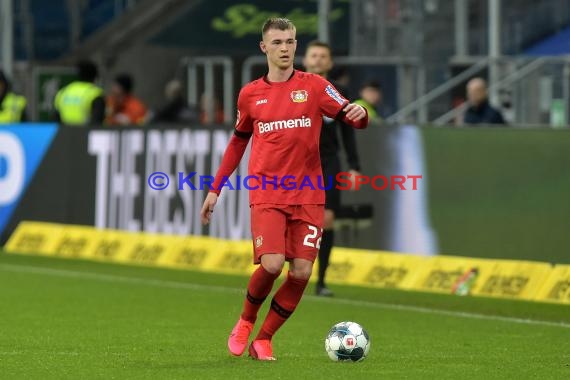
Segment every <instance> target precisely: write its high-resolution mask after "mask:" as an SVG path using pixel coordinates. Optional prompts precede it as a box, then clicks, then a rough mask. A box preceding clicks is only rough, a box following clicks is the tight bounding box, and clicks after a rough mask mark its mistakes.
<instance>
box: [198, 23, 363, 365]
mask: <svg viewBox="0 0 570 380" xmlns="http://www.w3.org/2000/svg"><path fill="white" fill-rule="evenodd" d="M259 45H260V48H261V51H262V52H263V53H264V54H265V55H266V56H267V63H268V72H267V74H266V75H265V76H264V77H262V78H260V79H257V80H254V81H253V82H251V83H249V84H247V85H246V86H244V87H243V88H242V90H241V91H240V94H239V97H238V114H237V123H236V126H235V131H234V135H233V136H232V138H231V139H230V142H229V144H228V147H227V148H226V151H225V153H224V157H223V159H222V163H221V165H220V168H219V169H218V172H217V173H216V177H215V180H214V182H213V183H212V187H211V189H210V192H209V193H208V196H207V197H206V200H205V201H204V205H203V207H202V210H201V219H202V223H204V224H207V223H209V221H210V218H211V216H212V213H213V211H214V206H215V205H216V201H217V199H218V196H219V194H220V191H221V189H222V187H223V186H222V185H223V184H224V182H225V181H226V180H227V178H228V177H229V176H230V175H231V174H232V173H233V171H234V170H235V169H236V168H237V166H238V164H239V162H240V160H241V158H242V156H243V154H244V152H245V149H246V147H247V144H248V142H249V139H250V138H251V137H252V136H253V141H252V146H251V155H250V161H249V175H250V176H252V177H251V178H250V180H249V181H248V183H247V185H248V187H249V188H250V189H251V190H250V193H249V195H250V208H251V232H252V238H253V249H254V258H253V262H254V264H261V265H259V266H258V268H257V269H256V270H255V272H254V273H253V274H252V276H251V279H250V280H249V283H248V286H247V296H246V297H245V300H244V306H243V311H242V314H241V316H240V319H239V320H238V322H237V324H236V325H235V327H234V329H233V330H232V332H231V335H230V337H229V339H228V348H229V350H230V352H231V353H232V354H233V355H236V356H239V355H242V354H243V353H244V352H245V349H246V348H247V345H248V341H249V336H250V335H251V332H252V330H253V326H254V323H255V321H256V319H257V312H258V311H259V309H260V307H261V305H262V304H263V302H264V301H265V298H266V297H267V296H268V295H269V293H270V292H271V289H272V288H273V283H274V281H275V280H276V279H277V277H279V275H280V273H281V271H282V269H283V266H284V264H285V261H288V262H289V272H288V274H287V278H286V279H285V281H284V282H283V284H282V285H281V286H280V287H279V289H278V290H277V292H276V293H275V295H274V297H273V299H272V300H271V308H270V310H269V312H268V314H267V316H266V318H265V320H264V321H263V324H262V326H261V329H260V330H259V333H258V334H257V336H256V337H255V339H254V340H253V341H252V343H251V345H250V346H249V354H250V356H252V357H253V358H255V359H258V360H275V358H274V357H273V349H272V346H271V338H272V337H273V335H274V334H275V333H276V331H277V330H278V329H279V328H280V327H281V326H282V325H283V323H284V322H285V321H286V320H287V318H289V316H290V315H291V314H292V313H293V311H294V310H295V308H296V307H297V305H298V303H299V301H300V300H301V297H302V296H303V292H304V290H305V287H306V286H307V282H308V281H309V278H310V276H311V273H312V271H313V262H314V261H315V259H316V257H317V254H318V250H319V245H320V239H321V233H322V228H323V218H324V203H325V193H324V190H321V189H320V188H323V187H326V186H327V180H326V179H323V178H321V179H320V180H319V177H320V176H322V169H321V162H320V156H319V136H320V131H321V127H322V117H323V115H326V116H328V117H331V118H338V119H341V120H343V121H344V122H346V123H348V124H350V125H351V126H353V127H355V128H366V126H367V124H368V115H367V113H366V110H365V109H364V108H363V107H361V106H359V105H357V104H351V103H349V101H348V100H346V99H345V98H343V97H342V96H341V95H340V94H339V93H338V92H337V91H336V89H335V88H334V87H333V86H332V85H331V84H330V83H329V82H327V81H326V80H325V79H324V78H322V77H320V76H318V75H314V74H309V73H304V72H301V71H297V70H295V69H294V67H293V61H294V56H295V50H296V47H297V41H296V39H295V26H294V25H293V23H292V22H291V21H289V20H287V19H284V18H270V19H268V20H267V21H266V22H265V23H264V25H263V28H262V41H261V42H260V44H259ZM305 179H307V180H309V181H310V182H311V183H312V184H313V186H312V187H311V186H304V187H303V186H300V183H301V182H303V180H305ZM318 181H320V182H318ZM294 183H296V186H295V185H292V184H294ZM318 183H320V184H321V186H320V188H319V187H318V186H317V184H318ZM254 189H255V190H254Z"/></svg>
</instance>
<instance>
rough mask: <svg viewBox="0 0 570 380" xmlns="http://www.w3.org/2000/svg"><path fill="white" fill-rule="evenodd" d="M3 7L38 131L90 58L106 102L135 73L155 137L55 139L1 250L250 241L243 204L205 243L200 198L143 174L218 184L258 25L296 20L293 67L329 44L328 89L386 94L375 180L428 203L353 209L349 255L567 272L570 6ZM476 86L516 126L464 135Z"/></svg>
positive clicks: (407, 198) (142, 133)
mask: <svg viewBox="0 0 570 380" xmlns="http://www.w3.org/2000/svg"><path fill="white" fill-rule="evenodd" d="M1 4H2V9H1V14H0V15H1V18H0V20H1V21H2V22H1V27H2V39H1V43H2V49H1V52H2V60H1V62H2V69H3V71H4V72H5V74H6V76H7V77H8V78H10V79H11V81H12V88H13V91H14V92H15V93H17V94H21V95H23V96H25V98H26V100H27V110H26V111H27V114H28V120H30V121H32V122H42V123H43V122H50V121H53V111H54V106H53V98H54V96H55V93H56V92H57V91H58V89H59V88H61V87H63V86H64V85H65V84H67V83H69V82H71V81H72V80H74V78H75V71H74V64H75V62H77V60H79V59H85V58H89V59H91V60H93V61H94V62H95V63H96V64H97V65H98V67H99V73H100V75H99V79H98V82H97V83H98V84H99V85H100V86H102V88H103V89H104V90H105V93H106V94H109V93H110V88H111V84H112V82H113V79H114V78H115V76H116V75H117V74H119V73H128V74H130V75H131V76H132V78H133V80H134V94H135V95H136V97H137V98H139V99H141V101H142V102H143V103H144V104H145V105H146V107H147V110H148V111H147V114H146V116H145V119H144V120H142V121H140V122H139V123H138V124H142V125H144V126H143V127H141V126H136V127H134V128H130V129H121V128H119V129H117V127H115V126H110V125H108V123H107V121H106V122H105V124H104V125H105V126H104V127H103V128H104V129H105V130H106V131H107V132H105V133H106V134H105V133H103V132H96V131H93V130H91V129H87V128H85V129H82V130H69V129H66V128H62V129H60V130H59V131H58V132H57V133H56V132H54V133H53V134H52V135H49V133H48V135H49V136H46V137H45V138H44V139H43V140H42V141H43V143H44V144H43V149H45V150H46V151H47V154H45V156H44V154H43V153H42V154H39V153H38V152H36V153H38V155H39V156H41V157H38V158H37V160H36V161H37V162H36V163H35V164H36V165H37V167H39V170H37V172H36V169H37V167H35V168H32V169H29V170H30V173H26V178H25V180H24V181H23V182H22V186H21V187H20V188H19V190H14V191H13V192H12V193H11V195H10V196H8V195H7V196H5V197H4V198H6V200H5V201H4V204H3V205H2V214H0V215H1V216H2V218H1V220H0V231H1V232H2V242H5V241H6V239H7V238H8V236H9V235H10V233H11V232H12V231H13V230H14V228H15V227H16V226H17V224H18V223H19V222H20V221H21V220H38V221H51V222H61V223H72V224H82V225H95V226H97V227H109V228H119V229H125V230H140V231H149V232H171V233H182V234H188V233H192V234H196V235H201V234H208V233H209V234H210V235H211V236H217V237H222V238H231V239H246V238H248V229H247V228H244V227H243V226H247V222H248V218H249V216H248V214H247V207H244V206H243V205H240V202H241V203H243V202H242V200H243V199H245V198H243V195H236V196H233V195H232V196H228V199H227V202H225V204H224V215H225V216H226V217H225V218H224V220H223V221H218V225H214V226H213V228H212V229H211V230H210V232H207V230H205V229H202V228H201V226H199V225H198V223H197V209H198V206H199V203H200V198H201V196H202V195H201V194H197V195H196V196H195V197H193V198H192V200H190V199H186V198H185V197H183V196H180V195H179V194H176V193H177V192H174V191H169V192H163V193H160V194H156V193H157V192H154V193H155V194H151V193H153V192H152V191H150V189H149V188H148V186H146V182H145V180H146V177H145V175H148V174H150V173H152V171H151V170H150V168H151V167H152V168H154V169H156V170H160V171H164V172H170V173H172V174H174V173H176V172H177V171H178V170H177V168H180V167H181V166H176V165H177V162H179V164H178V165H183V169H184V170H185V171H188V172H190V171H192V169H196V171H202V172H204V173H206V174H208V173H210V172H211V171H212V170H215V167H216V164H217V162H218V160H219V157H220V155H221V153H222V151H223V148H222V147H223V145H224V141H225V137H221V136H226V135H223V134H220V133H222V131H228V130H230V129H231V124H232V122H233V119H234V114H235V100H236V96H237V92H238V91H239V88H240V87H241V85H242V84H244V83H246V82H247V81H249V80H251V79H252V78H255V77H257V76H259V75H261V74H262V73H263V70H264V69H263V67H264V64H265V63H264V62H265V61H264V60H265V58H264V57H263V56H262V55H260V54H259V51H258V47H257V44H258V40H259V25H260V23H261V22H262V20H263V19H264V18H266V17H267V16H269V15H283V16H287V17H290V18H291V19H292V20H293V21H294V22H295V23H296V24H297V27H298V40H299V48H298V53H297V55H298V60H299V65H298V67H300V68H302V66H301V65H300V58H301V57H302V54H303V53H304V47H305V46H306V44H307V43H308V42H309V41H311V40H313V39H316V38H319V39H321V40H324V41H329V42H330V43H331V45H332V46H333V49H334V55H335V62H336V68H337V70H336V71H335V72H334V73H333V74H334V75H336V79H338V80H344V81H345V82H344V83H346V84H347V88H348V89H349V96H350V97H351V98H353V99H355V98H358V97H359V89H360V86H362V85H363V84H364V83H367V82H370V81H374V82H377V83H379V84H380V86H381V91H382V97H381V101H380V102H379V103H378V104H377V105H376V108H377V110H378V112H379V115H380V116H381V118H380V122H379V124H378V125H375V126H373V127H371V128H370V129H368V130H367V131H365V132H364V133H359V134H358V138H359V147H360V151H361V152H360V155H361V157H362V161H363V165H364V168H363V171H364V172H365V174H369V175H375V174H379V173H381V174H385V175H390V174H400V175H401V174H404V175H412V174H421V175H423V179H422V180H421V181H420V187H419V190H418V191H405V192H402V191H400V192H398V191H381V192H379V191H374V190H372V189H371V188H370V187H365V188H364V189H363V190H361V191H359V192H357V193H348V192H345V193H344V194H343V203H344V205H345V207H344V211H343V213H342V215H341V218H340V219H339V221H338V222H337V225H338V226H337V227H338V229H339V230H340V231H341V234H340V236H339V239H340V242H339V244H340V245H341V246H347V247H355V248H365V249H380V250H388V251H397V252H406V253H416V254H424V255H433V254H438V253H445V254H452V255H465V256H474V257H496V258H520V259H531V260H541V261H548V262H552V263H569V262H570V255H568V253H567V247H568V246H569V245H570V235H569V234H568V233H567V232H566V229H567V226H568V225H569V222H570V219H569V218H570V200H569V197H568V194H569V193H570V175H569V174H568V170H567V168H568V167H569V164H570V157H569V155H568V153H567V152H568V148H567V146H568V142H569V141H570V134H569V133H568V129H567V128H568V125H569V121H568V120H569V112H568V109H569V106H570V60H569V58H568V54H570V46H569V44H568V41H570V1H567V0H542V1H524V0H522V1H508V0H504V1H499V0H493V1H467V0H457V1H438V0H425V1H420V0H401V1H399V0H360V1H343V0H334V1H333V0H328V1H296V0H290V1H280V2H273V3H268V2H265V1H247V2H239V1H225V0H222V1H216V2H215V3H212V2H206V1H201V0H195V1H192V0H190V1H187V0H186V1H175V0H169V1H162V2H156V1H142V0H139V1H135V0H130V1H127V0H124V1H123V0H107V1H105V0H90V1H87V0H84V1H63V0H61V1H57V0H53V1H50V2H44V1H33V0H23V1H2V2H1ZM473 77H482V78H485V79H486V80H487V81H488V84H489V99H490V103H491V104H492V105H493V106H494V107H495V108H496V109H498V110H499V111H500V112H502V114H503V116H504V119H505V120H506V123H507V124H506V125H501V128H496V127H489V126H484V125H473V124H471V125H465V124H463V123H461V121H462V115H463V112H464V111H465V109H466V108H467V107H468V106H469V104H468V102H466V101H465V99H466V90H465V87H466V84H467V82H468V81H469V80H470V79H471V78H473ZM173 81H174V83H172V82H173ZM169 86H170V90H168V89H166V93H165V88H166V87H169ZM173 87H174V89H173ZM177 89H178V90H180V91H181V94H180V95H181V96H182V98H184V99H185V100H184V101H185V102H186V103H187V105H188V110H189V111H195V113H194V116H195V117H194V119H190V121H186V122H184V121H182V122H179V123H176V125H173V123H170V122H169V123H165V122H164V121H161V119H159V118H156V117H155V116H156V115H157V113H159V112H160V110H161V109H163V108H164V107H165V106H166V105H167V104H168V102H169V100H170V99H171V98H169V96H171V95H169V94H170V93H172V92H174V93H176V90H177ZM169 91H170V92H169ZM167 128H175V129H176V130H177V131H178V132H172V133H178V135H176V136H177V137H173V136H174V135H171V136H170V137H168V136H167V132H166V130H167ZM180 128H182V129H183V130H184V129H185V130H186V131H187V132H182V131H181V129H180ZM119 130H121V131H122V132H121V133H119V132H118V131H119ZM45 131H46V130H45V129H44V132H45ZM22 133H24V134H25V133H31V132H29V131H28V132H26V131H23V132H22ZM45 133H47V132H45ZM98 133H99V134H98ZM32 134H33V135H35V137H33V136H32V137H29V138H37V136H38V135H37V134H36V133H32ZM96 136H99V137H96ZM27 138H28V137H26V139H27ZM181 138H183V139H184V141H185V144H184V146H182V145H180V146H178V148H183V149H186V152H187V153H185V154H186V156H183V155H181V154H180V151H179V150H178V153H179V154H178V156H177V155H176V153H177V149H178V148H174V147H170V148H167V149H166V150H165V149H163V150H160V149H158V150H157V151H156V152H154V153H153V150H152V147H151V144H150V141H154V144H158V145H157V146H160V145H161V144H162V143H163V142H164V143H168V141H174V140H177V141H178V142H180V141H181V140H180V139H181ZM51 139H53V141H51ZM141 139H142V140H141ZM153 139H155V140H153ZM48 140H49V142H48ZM102 140H105V141H103V142H101V141H102ZM25 141H27V140H25ZM96 141H98V142H96ZM24 143H25V142H24ZM186 143H187V144H186ZM98 144H99V145H98ZM101 144H103V145H105V144H107V146H105V147H102V146H103V145H101ZM121 144H124V145H121ZM133 144H134V145H133ZM137 144H139V145H141V146H138V145H137ZM40 145H41V144H40ZM194 145H197V146H199V148H196V147H194ZM48 147H49V149H48ZM129 147H130V148H129ZM98 149H99V150H98ZM155 150H156V149H155ZM106 154H109V156H108V157H110V158H111V160H110V161H109V160H106V159H105V157H107V156H105V155H106ZM121 155H122V156H121ZM119 157H122V158H121V160H122V161H121V163H120V164H117V165H115V166H113V164H112V163H113V162H118V161H117V160H119ZM128 157H130V158H128ZM151 157H155V158H156V159H158V160H159V161H156V162H154V161H152V160H151V159H150V158H151ZM169 157H170V158H169ZM176 157H178V159H177V158H176ZM198 157H202V158H203V160H198V159H197V158H198ZM194 158H196V160H194ZM125 160H127V161H125ZM181 160H186V163H185V164H182V163H181V162H182V161H181ZM4 162H7V161H6V160H4ZM127 162H128V164H127ZM40 163H41V164H40ZM151 163H152V164H151ZM105 165H107V166H105ZM184 165H185V166H184ZM5 166H6V165H5ZM103 167H105V170H103ZM98 168H99V169H98ZM197 169H200V170H197ZM242 169H243V170H245V167H242ZM97 170H99V172H97ZM32 172H35V175H32ZM6 173H8V172H7V171H6V170H5V172H4V173H3V174H4V175H5V178H4V179H5V182H4V183H8V182H10V179H9V177H6ZM96 173H99V174H98V175H101V176H102V177H97V175H96ZM54 176H57V180H54V179H52V178H56V177H54ZM113 176H114V177H115V179H112V178H113ZM129 176H131V177H130V178H131V179H129ZM103 177H105V178H103ZM132 178H134V179H132ZM129 181H131V182H132V183H131V182H129ZM12 182H13V181H12ZM96 184H97V185H96ZM128 194H131V195H128ZM153 202H154V203H153ZM105 203H107V204H105ZM154 205H156V209H153V207H154ZM107 211H108V212H107Z"/></svg>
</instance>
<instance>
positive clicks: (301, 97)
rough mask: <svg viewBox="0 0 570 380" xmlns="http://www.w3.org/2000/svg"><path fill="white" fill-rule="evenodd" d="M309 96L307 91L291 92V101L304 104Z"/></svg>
mask: <svg viewBox="0 0 570 380" xmlns="http://www.w3.org/2000/svg"><path fill="white" fill-rule="evenodd" d="M308 97H309V94H308V93H307V91H306V90H295V91H291V100H292V101H293V102H294V103H303V102H306V101H307V98H308Z"/></svg>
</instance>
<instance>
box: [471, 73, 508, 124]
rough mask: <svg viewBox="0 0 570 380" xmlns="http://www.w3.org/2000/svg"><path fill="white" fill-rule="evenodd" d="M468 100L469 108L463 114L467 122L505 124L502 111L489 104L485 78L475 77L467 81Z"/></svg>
mask: <svg viewBox="0 0 570 380" xmlns="http://www.w3.org/2000/svg"><path fill="white" fill-rule="evenodd" d="M467 101H468V102H469V108H467V110H466V111H465V114H464V116H463V122H464V123H465V124H505V120H504V119H503V115H501V112H499V111H498V110H496V109H495V108H493V107H492V106H491V105H490V104H489V99H488V95H487V83H486V82H485V80H484V79H482V78H473V79H471V80H470V81H469V82H468V83H467Z"/></svg>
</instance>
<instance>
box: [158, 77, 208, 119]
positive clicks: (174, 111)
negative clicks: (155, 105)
mask: <svg viewBox="0 0 570 380" xmlns="http://www.w3.org/2000/svg"><path fill="white" fill-rule="evenodd" d="M164 95H165V97H166V104H165V105H164V106H163V107H162V108H161V109H159V110H158V111H157V112H156V115H155V116H154V119H153V120H154V121H156V122H165V123H197V122H198V119H199V118H198V112H197V111H196V110H195V109H192V108H191V107H190V106H188V103H187V102H186V99H184V96H183V95H182V83H180V81H179V80H176V79H174V80H171V81H170V82H168V83H167V84H166V87H165V89H164Z"/></svg>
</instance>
